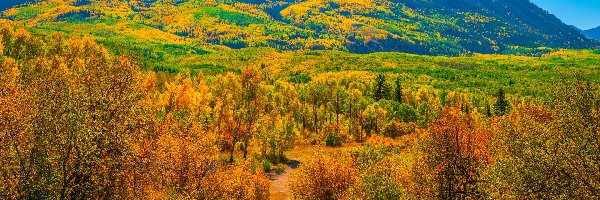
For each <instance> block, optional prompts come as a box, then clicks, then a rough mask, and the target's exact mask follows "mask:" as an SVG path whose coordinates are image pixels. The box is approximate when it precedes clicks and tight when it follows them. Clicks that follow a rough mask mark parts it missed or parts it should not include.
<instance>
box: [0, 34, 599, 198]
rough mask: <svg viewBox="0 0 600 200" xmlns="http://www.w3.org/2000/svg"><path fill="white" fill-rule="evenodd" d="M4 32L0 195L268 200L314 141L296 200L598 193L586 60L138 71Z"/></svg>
mask: <svg viewBox="0 0 600 200" xmlns="http://www.w3.org/2000/svg"><path fill="white" fill-rule="evenodd" d="M0 38H1V42H0V47H1V48H0V50H1V51H0V53H2V56H1V57H0V63H2V64H1V65H0V66H1V68H0V71H1V72H2V74H3V76H2V78H1V79H0V84H1V87H0V88H1V91H0V104H1V105H2V106H1V107H0V119H1V120H0V130H1V132H0V133H1V134H2V137H1V138H2V140H0V145H1V146H2V148H0V151H1V153H0V156H1V157H2V159H1V160H2V165H1V167H0V174H1V176H0V178H1V181H2V182H3V184H1V186H0V196H1V197H2V198H17V199H20V198H34V199H39V198H42V199H45V198H150V199H153V198H199V199H217V198H218V199H267V198H269V193H270V189H269V187H270V182H269V179H268V178H267V177H266V175H265V171H267V172H268V171H270V170H273V168H276V169H277V168H281V167H282V165H283V164H280V163H285V162H286V160H287V157H286V153H285V152H286V151H288V150H291V149H294V147H295V146H299V147H300V148H302V146H305V145H317V146H325V147H318V148H317V150H315V152H311V153H310V154H309V155H311V156H310V157H309V158H306V159H305V160H302V163H301V165H300V168H299V169H298V171H297V172H296V173H295V174H294V175H292V176H291V178H290V189H291V191H292V192H293V195H294V196H296V197H298V198H301V199H304V198H306V199H338V198H342V199H345V198H360V199H396V198H399V199H412V198H442V199H447V198H554V197H559V196H562V197H572V198H595V197H598V195H599V193H598V191H599V189H600V185H599V184H600V183H599V182H598V180H600V174H598V172H599V171H600V169H599V167H600V165H599V164H598V163H599V162H598V158H599V156H600V152H598V149H599V148H600V146H599V145H600V143H599V140H598V138H600V137H599V136H600V126H599V125H600V124H599V123H600V112H599V108H600V96H599V90H598V80H600V79H598V78H597V76H598V73H597V69H598V67H597V66H598V62H599V59H598V56H599V55H598V54H596V53H594V52H592V51H560V52H555V53H551V54H547V55H544V56H542V57H541V58H536V57H511V58H510V59H509V58H508V57H507V56H484V55H481V56H478V57H457V58H446V57H428V56H415V55H405V54H373V55H366V56H360V55H352V54H345V53H339V52H337V53H336V52H327V51H322V52H307V53H300V54H289V53H282V54H281V55H274V56H275V57H273V58H274V59H277V60H279V62H280V63H281V64H282V65H281V66H273V64H269V65H268V66H267V65H266V64H256V63H260V62H262V61H265V60H264V59H265V58H263V57H261V56H256V57H252V56H250V57H246V56H244V58H246V59H256V60H254V61H249V60H245V62H242V61H240V60H237V61H236V59H237V58H235V57H231V58H230V59H231V61H230V62H231V65H234V64H235V63H238V62H240V63H245V64H247V65H243V67H238V68H233V69H231V70H227V71H220V72H219V71H210V70H208V71H206V72H208V73H207V74H204V72H205V71H203V70H198V71H191V70H183V71H179V72H177V73H170V72H160V71H158V72H155V71H152V70H140V66H138V65H137V64H136V62H135V60H132V58H131V55H129V56H128V55H113V54H111V53H110V52H109V51H108V50H107V49H106V48H104V47H102V46H101V45H98V44H96V43H95V42H94V41H93V39H92V38H90V37H85V38H83V39H78V38H76V37H74V36H68V35H65V34H62V33H58V34H52V35H49V36H46V37H38V36H34V35H32V34H31V33H30V32H28V31H26V30H25V29H24V28H22V27H18V26H12V25H9V24H5V25H3V27H2V29H1V30H0ZM255 51H256V50H252V51H250V52H248V54H250V53H252V52H255ZM266 51H267V52H271V51H270V50H266ZM237 53H239V52H237ZM272 53H273V52H271V54H272ZM261 55H263V54H261ZM213 56H217V57H216V58H215V59H218V58H219V56H218V55H213ZM306 57H309V58H306ZM354 57H358V58H361V59H358V60H357V62H358V63H352V60H353V58H354ZM334 58H338V59H334ZM340 58H343V59H340ZM286 59H287V61H284V60H286ZM319 59H325V60H329V61H317V60H319ZM362 59H365V60H366V61H369V62H370V61H374V62H375V61H376V62H375V63H373V64H377V65H379V64H378V63H381V65H380V66H379V67H377V66H372V67H371V66H368V65H367V66H365V65H364V64H366V63H362V62H364V61H362V62H361V61H360V60H362ZM282 61H283V62H282ZM393 61H395V62H397V63H398V64H402V63H413V64H414V65H417V67H416V68H415V67H410V66H404V67H403V66H401V65H400V66H395V65H389V67H386V66H387V65H386V64H385V63H388V62H393ZM265 62H266V61H265ZM307 62H309V63H312V66H313V67H311V68H306V70H294V68H302V67H303V66H305V64H307ZM322 62H325V63H322ZM328 62H333V63H335V62H350V63H338V64H332V63H328ZM252 63H255V64H254V65H253V64H252ZM286 63H287V64H286ZM319 63H321V64H319ZM418 63H420V64H418ZM425 63H430V65H425V66H423V64H425ZM486 63H487V64H486ZM531 63H537V65H530V64H531ZM571 64H572V67H567V65H571ZM288 65H289V67H291V68H287V66H288ZM520 65H523V66H520ZM563 65H564V66H565V68H553V67H552V66H563ZM238 66H242V65H238ZM525 66H529V67H525ZM494 70H498V71H504V72H507V73H506V74H507V75H497V76H489V77H487V78H483V77H479V76H485V75H482V74H485V72H486V71H494ZM473 71H475V72H481V73H471V72H473ZM192 72H193V73H192ZM511 73H514V74H513V75H510V74H511ZM503 74H504V73H503ZM474 75H476V76H475V77H473V76H474ZM507 76H508V77H510V80H507V79H506V78H507ZM415 77H416V78H415ZM552 77H561V78H558V79H555V78H552ZM480 78H483V80H485V82H481V83H479V84H482V85H478V84H476V83H477V80H478V79H480ZM463 80H464V81H466V82H463ZM473 84H475V85H473ZM487 84H489V85H487ZM472 86H476V87H472ZM350 144H360V145H359V146H355V145H350ZM347 145H350V146H347ZM326 146H331V147H326ZM352 146H354V147H352ZM309 148H314V147H309ZM532 175H533V176H532Z"/></svg>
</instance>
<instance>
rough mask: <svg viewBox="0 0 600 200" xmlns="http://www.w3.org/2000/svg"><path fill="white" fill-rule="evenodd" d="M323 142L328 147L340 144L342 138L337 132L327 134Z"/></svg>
mask: <svg viewBox="0 0 600 200" xmlns="http://www.w3.org/2000/svg"><path fill="white" fill-rule="evenodd" d="M325 144H326V145H327V146H330V147H339V146H342V139H341V138H340V137H339V136H338V135H337V134H327V137H325Z"/></svg>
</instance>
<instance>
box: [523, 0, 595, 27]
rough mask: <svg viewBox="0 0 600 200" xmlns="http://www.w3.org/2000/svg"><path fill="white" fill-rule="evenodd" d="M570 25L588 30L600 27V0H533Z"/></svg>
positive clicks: (532, 0)
mask: <svg viewBox="0 0 600 200" xmlns="http://www.w3.org/2000/svg"><path fill="white" fill-rule="evenodd" d="M531 2H533V3H535V4H537V5H538V6H539V7H541V8H543V9H544V10H547V11H548V12H549V13H551V14H554V15H556V16H557V17H558V18H559V19H561V20H562V21H563V22H565V23H566V24H569V25H575V26H577V27H578V28H580V29H583V30H586V29H590V28H595V27H598V26H600V0H531Z"/></svg>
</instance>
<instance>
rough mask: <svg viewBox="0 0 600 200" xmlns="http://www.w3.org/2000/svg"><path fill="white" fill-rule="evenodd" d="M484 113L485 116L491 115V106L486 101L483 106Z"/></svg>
mask: <svg viewBox="0 0 600 200" xmlns="http://www.w3.org/2000/svg"><path fill="white" fill-rule="evenodd" d="M485 115H486V116H487V117H492V106H490V104H489V103H487V104H486V106H485Z"/></svg>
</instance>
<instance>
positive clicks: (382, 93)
mask: <svg viewBox="0 0 600 200" xmlns="http://www.w3.org/2000/svg"><path fill="white" fill-rule="evenodd" d="M388 95H389V88H388V85H387V84H385V75H383V74H379V75H377V78H375V92H374V96H375V100H377V101H379V100H381V99H385V98H387V97H388Z"/></svg>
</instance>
